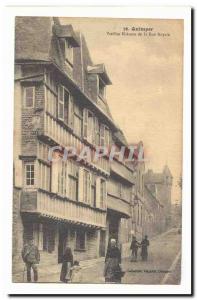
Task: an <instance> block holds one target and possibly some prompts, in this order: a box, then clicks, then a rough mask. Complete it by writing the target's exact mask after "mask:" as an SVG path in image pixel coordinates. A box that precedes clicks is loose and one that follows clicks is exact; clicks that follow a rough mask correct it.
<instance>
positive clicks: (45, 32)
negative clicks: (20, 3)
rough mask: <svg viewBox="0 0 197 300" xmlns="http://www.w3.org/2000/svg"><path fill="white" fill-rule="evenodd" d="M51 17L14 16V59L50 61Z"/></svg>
mask: <svg viewBox="0 0 197 300" xmlns="http://www.w3.org/2000/svg"><path fill="white" fill-rule="evenodd" d="M51 38H52V18H50V17H16V18H15V59H16V60H38V61H50V48H51Z"/></svg>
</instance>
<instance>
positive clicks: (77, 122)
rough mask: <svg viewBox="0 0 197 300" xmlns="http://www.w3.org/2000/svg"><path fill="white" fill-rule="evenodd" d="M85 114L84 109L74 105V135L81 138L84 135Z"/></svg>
mask: <svg viewBox="0 0 197 300" xmlns="http://www.w3.org/2000/svg"><path fill="white" fill-rule="evenodd" d="M82 122H83V113H82V109H81V108H80V107H79V106H77V105H74V133H75V134H77V135H78V136H80V137H81V135H82Z"/></svg>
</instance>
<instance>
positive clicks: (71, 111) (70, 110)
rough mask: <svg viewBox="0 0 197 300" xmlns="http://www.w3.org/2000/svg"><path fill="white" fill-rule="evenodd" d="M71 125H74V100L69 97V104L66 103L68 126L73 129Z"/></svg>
mask: <svg viewBox="0 0 197 300" xmlns="http://www.w3.org/2000/svg"><path fill="white" fill-rule="evenodd" d="M73 123H74V99H73V97H72V96H71V95H70V96H69V103H68V124H69V126H70V127H73Z"/></svg>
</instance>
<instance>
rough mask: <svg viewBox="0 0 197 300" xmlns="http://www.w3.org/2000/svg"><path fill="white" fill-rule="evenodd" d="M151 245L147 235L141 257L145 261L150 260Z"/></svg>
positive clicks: (142, 244) (143, 241)
mask: <svg viewBox="0 0 197 300" xmlns="http://www.w3.org/2000/svg"><path fill="white" fill-rule="evenodd" d="M149 245H150V243H149V240H148V236H147V235H145V237H144V239H143V240H142V242H141V249H142V250H141V257H142V260H143V261H147V259H148V246H149Z"/></svg>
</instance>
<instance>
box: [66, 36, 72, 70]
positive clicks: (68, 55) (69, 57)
mask: <svg viewBox="0 0 197 300" xmlns="http://www.w3.org/2000/svg"><path fill="white" fill-rule="evenodd" d="M65 60H67V61H68V62H69V63H70V64H72V65H73V47H72V45H71V44H70V43H69V41H68V40H65Z"/></svg>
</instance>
